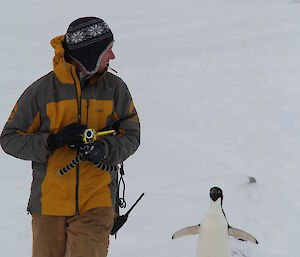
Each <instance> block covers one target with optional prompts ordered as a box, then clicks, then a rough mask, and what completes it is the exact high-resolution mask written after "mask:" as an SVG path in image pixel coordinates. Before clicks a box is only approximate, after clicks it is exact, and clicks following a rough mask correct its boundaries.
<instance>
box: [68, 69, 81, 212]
mask: <svg viewBox="0 0 300 257" xmlns="http://www.w3.org/2000/svg"><path fill="white" fill-rule="evenodd" d="M70 71H71V74H72V78H73V81H74V86H75V92H76V101H77V121H78V123H79V124H81V100H82V92H81V94H80V98H79V97H78V92H77V87H76V80H75V78H74V75H73V73H72V68H70ZM79 83H80V81H79ZM80 88H81V84H80ZM78 154H79V149H78V148H77V155H78ZM78 191H79V164H77V165H76V185H75V208H76V209H75V213H76V215H79V204H78Z"/></svg>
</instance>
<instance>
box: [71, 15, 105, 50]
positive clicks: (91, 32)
mask: <svg viewBox="0 0 300 257" xmlns="http://www.w3.org/2000/svg"><path fill="white" fill-rule="evenodd" d="M109 32H110V29H109V27H108V25H107V24H106V23H105V22H104V21H102V22H99V23H95V24H92V25H89V26H87V27H83V28H80V29H78V30H75V31H72V32H68V33H67V34H66V42H67V44H68V45H69V46H72V45H73V46H74V45H77V44H81V43H84V42H85V44H91V43H93V42H95V40H96V41H97V40H98V39H99V40H101V39H102V38H103V37H105V36H106V35H108V34H109ZM81 46H82V44H81Z"/></svg>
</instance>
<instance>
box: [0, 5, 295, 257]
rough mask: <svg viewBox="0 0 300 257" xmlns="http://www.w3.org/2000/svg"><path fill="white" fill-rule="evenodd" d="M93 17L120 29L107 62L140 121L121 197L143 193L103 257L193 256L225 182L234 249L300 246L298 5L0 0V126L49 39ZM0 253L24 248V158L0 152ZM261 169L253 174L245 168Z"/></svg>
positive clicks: (277, 251) (266, 251)
mask: <svg viewBox="0 0 300 257" xmlns="http://www.w3.org/2000/svg"><path fill="white" fill-rule="evenodd" d="M90 15H95V16H100V17H102V18H103V19H104V20H105V21H107V23H108V24H109V26H110V27H111V29H112V30H113V32H114V34H115V38H116V42H115V44H114V50H115V53H116V56H117V58H116V59H115V60H114V61H113V62H112V64H111V66H112V67H113V68H115V69H116V70H118V72H119V73H120V75H121V76H122V77H123V79H124V80H125V81H126V82H127V84H128V86H129V88H130V90H131V93H132V95H133V97H134V100H135V105H136V108H137V109H138V112H139V115H140V119H141V125H142V141H141V147H140V149H139V150H138V151H137V152H136V154H135V155H134V156H133V157H131V158H130V159H129V160H128V161H127V162H126V164H125V165H126V175H125V179H126V182H127V201H128V206H130V205H131V204H132V203H133V202H134V201H135V200H136V198H138V196H139V195H140V194H141V193H142V192H145V197H144V198H143V199H142V201H141V202H140V203H139V205H138V206H137V207H136V208H135V210H134V212H132V214H131V215H130V217H129V220H128V222H127V223H126V224H125V227H124V228H123V229H122V230H121V231H120V232H119V234H118V239H117V240H115V239H114V238H111V244H110V249H109V256H110V257H119V256H122V257H153V256H156V257H192V256H194V255H195V248H196V237H192V236H191V237H185V238H182V239H177V240H171V235H172V234H173V233H174V232H175V231H176V230H177V229H179V228H182V227H184V226H188V225H194V224H198V223H199V222H200V221H201V218H202V217H203V216H204V215H205V213H206V211H207V209H208V205H209V196H208V193H209V189H210V187H211V186H214V185H216V186H220V187H221V188H222V189H223V192H224V206H223V207H224V211H225V213H226V215H227V219H228V221H229V223H230V225H232V226H234V227H237V228H241V229H244V230H246V231H248V232H250V233H251V234H253V235H254V236H255V237H256V238H257V240H258V241H259V245H254V244H251V243H245V242H240V241H237V240H234V239H232V243H233V250H234V251H233V256H238V257H241V256H247V257H283V256H288V257H299V255H300V245H299V241H300V233H299V231H300V225H299V217H300V202H299V199H298V195H299V189H300V187H299V179H300V175H299V168H300V157H299V152H300V136H299V133H300V101H299V99H300V26H299V24H300V2H299V1H298V0H195V1H194V0H185V1H182V0H173V1H165V0H151V1H145V0H126V1H121V0H115V1H103V0H99V1H90V0H86V1H78V0H76V1H71V0H65V1H46V2H41V1H37V0H27V1H17V0H2V1H1V2H0V24H1V33H0V49H1V50H0V60H1V62H0V77H1V79H0V83H1V94H0V108H1V112H0V126H1V128H2V127H3V126H4V124H5V122H6V120H7V118H8V115H9V113H10V111H11V110H12V108H13V106H14V104H15V101H16V100H17V98H18V97H19V95H20V94H21V93H22V92H23V91H24V89H25V88H26V87H27V86H28V85H30V84H31V83H32V82H33V81H35V80H36V79H37V78H39V77H40V76H42V75H43V74H45V73H47V72H48V71H49V70H50V69H51V68H52V56H53V50H52V48H51V46H50V44H49V41H50V40H51V38H52V37H54V36H56V35H59V34H63V33H65V31H66V29H67V26H68V24H69V23H70V22H71V21H72V20H74V19H75V18H77V17H81V16H90ZM0 162H1V164H0V165H1V167H2V168H1V172H0V204H1V208H0V242H1V243H0V256H1V257H2V256H3V257H15V256H24V257H29V256H31V241H32V236H31V218H30V215H26V205H27V199H28V196H29V189H30V182H31V166H30V162H24V161H21V160H17V159H15V158H13V157H10V156H8V155H6V154H4V152H3V151H1V154H0ZM247 176H253V177H255V178H256V180H257V183H256V184H249V183H248V177H247Z"/></svg>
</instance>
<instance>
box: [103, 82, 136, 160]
mask: <svg viewBox="0 0 300 257" xmlns="http://www.w3.org/2000/svg"><path fill="white" fill-rule="evenodd" d="M114 108H115V112H114V113H113V116H114V120H115V124H117V127H118V128H117V130H118V132H119V133H118V135H117V136H105V137H104V138H103V139H102V140H103V142H104V144H105V146H106V152H107V156H106V158H105V159H104V161H103V162H104V163H106V164H118V163H121V162H123V161H124V160H126V159H127V158H128V157H129V156H130V155H132V154H133V153H134V152H135V151H136V150H137V148H138V147H139V145H140V123H139V118H138V114H137V112H136V109H135V107H134V104H133V101H132V98H131V95H130V92H129V90H128V88H127V86H126V85H125V83H124V82H123V84H122V85H121V87H119V88H118V90H117V92H116V94H115V106H114ZM113 128H114V126H113Z"/></svg>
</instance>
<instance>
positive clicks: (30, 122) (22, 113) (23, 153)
mask: <svg viewBox="0 0 300 257" xmlns="http://www.w3.org/2000/svg"><path fill="white" fill-rule="evenodd" d="M38 84H39V83H34V84H33V85H31V86H30V87H28V88H27V89H26V90H25V92H24V93H23V94H22V96H21V97H20V98H19V100H18V101H17V103H16V105H15V107H14V109H13V111H12V113H11V114H10V117H9V119H8V121H7V123H6V124H5V126H4V129H3V131H2V134H1V137H0V143H1V146H2V148H3V150H4V151H5V152H6V153H8V154H10V155H12V156H15V157H17V158H20V159H23V160H31V161H35V162H46V161H47V159H48V155H49V154H50V152H49V151H48V150H47V149H46V146H47V138H48V136H49V133H41V132H40V131H39V129H40V111H39V105H38V100H37V91H38Z"/></svg>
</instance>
